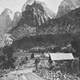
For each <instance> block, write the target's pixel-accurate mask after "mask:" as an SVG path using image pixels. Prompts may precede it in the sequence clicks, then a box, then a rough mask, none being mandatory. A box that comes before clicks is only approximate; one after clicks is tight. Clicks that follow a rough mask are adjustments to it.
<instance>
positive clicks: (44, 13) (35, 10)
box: [11, 1, 55, 38]
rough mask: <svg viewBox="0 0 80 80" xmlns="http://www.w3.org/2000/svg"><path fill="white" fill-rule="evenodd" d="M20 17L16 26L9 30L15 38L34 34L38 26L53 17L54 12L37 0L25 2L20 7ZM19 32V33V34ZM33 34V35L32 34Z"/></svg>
mask: <svg viewBox="0 0 80 80" xmlns="http://www.w3.org/2000/svg"><path fill="white" fill-rule="evenodd" d="M22 11H23V12H22V17H21V19H20V21H19V22H18V24H17V26H16V27H15V28H13V29H12V30H11V34H12V35H14V36H15V33H16V35H17V36H16V38H17V37H18V38H21V37H23V36H26V35H27V34H28V35H32V34H33V33H34V34H36V32H37V30H38V28H39V26H41V25H42V24H44V23H45V22H47V21H48V20H50V19H52V18H54V17H55V15H54V13H52V12H50V10H49V9H48V8H47V7H46V5H45V4H44V3H42V2H39V1H33V2H27V3H26V4H25V5H24V6H23V9H22ZM19 34H20V35H19ZM34 34H33V35H34Z"/></svg>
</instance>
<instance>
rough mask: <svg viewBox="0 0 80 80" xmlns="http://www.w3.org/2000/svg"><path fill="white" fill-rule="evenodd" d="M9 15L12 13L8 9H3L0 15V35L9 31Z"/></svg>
mask: <svg viewBox="0 0 80 80" xmlns="http://www.w3.org/2000/svg"><path fill="white" fill-rule="evenodd" d="M11 14H12V11H11V10H10V9H7V8H6V9H5V10H4V11H3V12H2V13H1V15H0V33H6V32H8V30H9V29H11V24H12V20H11Z"/></svg>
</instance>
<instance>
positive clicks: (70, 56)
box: [49, 53, 74, 60]
mask: <svg viewBox="0 0 80 80" xmlns="http://www.w3.org/2000/svg"><path fill="white" fill-rule="evenodd" d="M49 55H50V57H51V59H52V60H73V59H74V57H73V54H72V53H49Z"/></svg>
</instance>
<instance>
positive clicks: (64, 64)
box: [46, 52, 79, 73]
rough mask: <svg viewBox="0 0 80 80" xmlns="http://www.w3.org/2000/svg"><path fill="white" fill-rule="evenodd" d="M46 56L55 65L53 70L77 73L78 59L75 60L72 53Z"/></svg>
mask: <svg viewBox="0 0 80 80" xmlns="http://www.w3.org/2000/svg"><path fill="white" fill-rule="evenodd" d="M46 56H47V57H50V58H51V60H52V61H53V62H55V63H56V65H55V66H56V67H55V68H54V70H61V71H62V72H66V73H79V58H75V57H74V56H73V54H72V53H59V52H58V53H48V54H47V55H46Z"/></svg>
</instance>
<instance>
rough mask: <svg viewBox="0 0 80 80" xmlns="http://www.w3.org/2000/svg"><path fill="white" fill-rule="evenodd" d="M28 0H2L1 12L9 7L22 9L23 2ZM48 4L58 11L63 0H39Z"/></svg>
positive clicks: (16, 9)
mask: <svg viewBox="0 0 80 80" xmlns="http://www.w3.org/2000/svg"><path fill="white" fill-rule="evenodd" d="M26 1H27V0H0V13H1V12H2V11H3V10H4V9H5V8H9V9H11V10H12V11H13V12H16V11H21V8H22V6H23V4H24V3H25V2H26ZM39 1H43V2H45V3H46V4H47V6H48V7H49V8H50V9H51V10H52V11H53V12H55V13H56V12H57V10H58V6H59V4H60V2H61V1H62V0H39Z"/></svg>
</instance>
